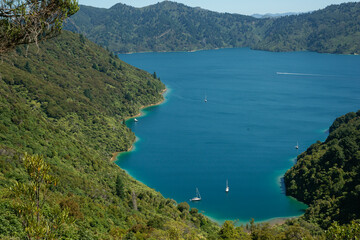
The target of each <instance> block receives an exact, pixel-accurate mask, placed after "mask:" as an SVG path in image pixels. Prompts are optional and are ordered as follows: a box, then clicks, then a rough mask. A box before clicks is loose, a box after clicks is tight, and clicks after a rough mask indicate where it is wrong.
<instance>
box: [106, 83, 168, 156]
mask: <svg viewBox="0 0 360 240" xmlns="http://www.w3.org/2000/svg"><path fill="white" fill-rule="evenodd" d="M166 91H167V88H166V87H165V88H164V89H163V90H162V91H161V93H160V94H162V95H163V96H164V94H165V93H166ZM164 101H165V97H163V99H162V100H160V101H159V102H157V103H152V104H149V105H146V106H141V107H140V108H139V113H138V114H136V115H134V116H130V117H126V118H125V121H127V120H129V119H132V118H136V117H140V116H141V115H142V114H143V113H142V112H141V110H144V109H145V108H148V107H153V106H157V105H160V104H162V103H163V102H164ZM134 143H135V142H133V143H132V144H131V147H130V148H129V149H127V150H126V151H121V152H114V153H112V157H111V159H110V162H115V161H116V160H117V156H118V155H119V154H120V153H124V152H130V151H131V150H132V149H133V148H134Z"/></svg>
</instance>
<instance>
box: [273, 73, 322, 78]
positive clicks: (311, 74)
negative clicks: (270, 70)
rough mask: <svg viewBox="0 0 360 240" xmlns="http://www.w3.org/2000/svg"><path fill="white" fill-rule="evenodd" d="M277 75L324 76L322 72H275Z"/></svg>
mask: <svg viewBox="0 0 360 240" xmlns="http://www.w3.org/2000/svg"><path fill="white" fill-rule="evenodd" d="M276 74H277V75H294V76H318V77H319V76H323V77H324V76H325V75H322V74H314V73H290V72H276Z"/></svg>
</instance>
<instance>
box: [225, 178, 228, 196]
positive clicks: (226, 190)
mask: <svg viewBox="0 0 360 240" xmlns="http://www.w3.org/2000/svg"><path fill="white" fill-rule="evenodd" d="M225 192H227V193H228V192H229V183H228V180H227V179H226V188H225Z"/></svg>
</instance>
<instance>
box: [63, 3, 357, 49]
mask: <svg viewBox="0 0 360 240" xmlns="http://www.w3.org/2000/svg"><path fill="white" fill-rule="evenodd" d="M358 16H360V3H359V2H353V3H343V4H340V5H331V6H329V7H326V8H325V9H322V10H318V11H314V12H311V13H304V14H299V15H290V16H285V17H278V18H261V19H258V18H254V17H251V16H245V15H240V14H229V13H217V12H212V11H209V10H205V9H202V8H192V7H188V6H186V5H184V4H180V3H175V2H171V1H164V2H161V3H157V4H154V5H151V6H147V7H143V8H135V7H131V6H127V5H125V4H121V3H118V4H116V5H114V6H113V7H111V8H110V9H102V8H95V7H88V6H81V8H80V11H79V12H78V13H77V14H75V15H74V16H72V17H71V18H70V20H69V21H68V23H67V24H66V26H65V29H68V30H70V31H73V32H77V33H81V34H83V35H85V36H86V37H87V38H89V39H90V40H92V41H94V42H96V43H98V44H100V45H102V46H104V47H107V48H109V50H111V51H114V52H119V53H129V52H146V51H153V52H160V51H193V50H200V49H216V48H231V47H250V48H253V49H261V50H267V51H315V52H326V53H341V54H359V53H360V28H359V26H360V19H359V17H358Z"/></svg>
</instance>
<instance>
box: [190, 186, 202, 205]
mask: <svg viewBox="0 0 360 240" xmlns="http://www.w3.org/2000/svg"><path fill="white" fill-rule="evenodd" d="M200 200H201V196H200V192H199V189H198V188H196V197H193V198H192V199H190V201H192V202H195V201H200Z"/></svg>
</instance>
